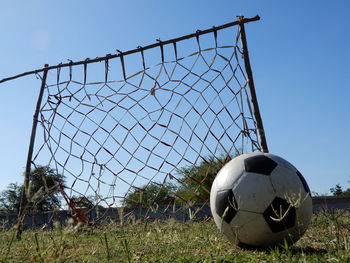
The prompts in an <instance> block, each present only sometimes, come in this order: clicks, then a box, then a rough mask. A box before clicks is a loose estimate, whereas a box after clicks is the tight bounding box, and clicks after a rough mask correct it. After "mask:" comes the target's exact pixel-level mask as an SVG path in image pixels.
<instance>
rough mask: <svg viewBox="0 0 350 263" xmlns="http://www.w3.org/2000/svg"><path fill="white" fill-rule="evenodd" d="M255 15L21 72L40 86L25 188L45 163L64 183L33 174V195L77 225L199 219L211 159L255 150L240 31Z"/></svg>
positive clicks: (255, 125)
mask: <svg viewBox="0 0 350 263" xmlns="http://www.w3.org/2000/svg"><path fill="white" fill-rule="evenodd" d="M258 19H259V18H258V17H254V18H243V17H240V18H239V20H238V21H235V22H232V23H229V24H225V25H222V26H219V27H213V28H210V29H208V30H202V31H201V30H198V31H196V32H195V33H193V34H190V35H186V36H183V37H180V38H176V39H172V40H168V41H161V40H157V42H156V43H155V44H152V45H149V46H144V47H138V48H137V49H135V50H130V51H126V52H122V51H117V53H116V54H108V55H106V56H104V57H99V58H95V59H86V60H84V61H79V62H73V61H69V62H68V63H65V64H59V65H56V66H48V65H46V66H45V67H44V68H43V69H40V70H36V71H33V72H27V74H33V73H35V74H36V76H37V77H39V79H40V81H41V90H40V94H39V97H38V103H37V108H36V111H35V115H34V123H33V130H32V137H31V142H30V149H29V153H28V160H27V167H26V178H25V182H24V185H25V188H26V189H27V191H26V192H27V193H28V192H29V191H28V188H29V187H30V176H31V172H32V171H33V170H34V169H36V168H38V167H42V166H47V167H50V169H52V170H53V171H54V172H55V173H57V175H60V176H62V178H64V180H63V181H64V183H57V184H55V185H53V186H51V187H47V185H46V186H45V178H44V177H43V185H44V186H45V187H44V188H43V189H42V191H41V192H40V193H39V194H38V195H37V196H39V201H37V202H40V200H42V199H43V198H45V194H46V195H47V194H49V193H51V194H52V193H53V192H54V193H56V194H59V195H60V196H61V202H60V203H61V207H59V208H57V209H58V210H59V209H63V210H64V209H66V210H70V211H71V213H72V216H73V217H74V218H76V219H77V220H80V221H83V222H89V223H91V222H96V221H105V220H130V218H132V219H133V220H138V219H152V218H153V219H154V218H157V219H162V218H170V217H175V218H177V219H184V220H185V219H188V218H193V217H195V216H201V217H203V216H208V215H209V213H210V212H208V211H209V210H208V209H207V210H205V209H204V208H205V207H207V202H208V198H209V192H210V185H211V182H212V181H213V179H214V177H215V174H216V173H217V171H218V170H219V169H220V168H221V167H222V165H224V164H225V163H226V162H227V161H228V160H230V159H231V158H232V157H233V156H235V155H238V154H241V153H243V152H252V151H264V152H267V145H266V140H265V135H264V130H263V126H262V120H261V117H260V113H259V107H258V103H257V98H256V94H255V89H254V82H253V76H252V71H251V68H250V63H249V56H248V49H247V42H246V36H245V31H244V24H245V23H247V22H251V21H255V20H258ZM22 75H25V74H22ZM17 77H18V76H17ZM6 80H8V79H6ZM3 81H5V80H3ZM31 198H32V197H29V196H28V195H24V198H23V199H24V200H23V201H22V207H21V214H22V215H24V214H25V213H26V207H28V204H29V203H30V202H32V203H35V202H34V201H33V198H32V199H31ZM36 198H38V197H36ZM36 200H37V199H36Z"/></svg>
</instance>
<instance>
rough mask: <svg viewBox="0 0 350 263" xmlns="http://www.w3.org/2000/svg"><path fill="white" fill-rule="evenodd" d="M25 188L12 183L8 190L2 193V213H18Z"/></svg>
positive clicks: (0, 196)
mask: <svg viewBox="0 0 350 263" xmlns="http://www.w3.org/2000/svg"><path fill="white" fill-rule="evenodd" d="M22 190H23V186H21V185H18V184H17V183H11V184H9V185H8V186H7V189H6V190H5V191H3V192H1V193H0V212H1V213H18V211H19V207H20V202H21V193H22Z"/></svg>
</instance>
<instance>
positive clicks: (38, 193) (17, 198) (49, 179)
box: [0, 166, 65, 213]
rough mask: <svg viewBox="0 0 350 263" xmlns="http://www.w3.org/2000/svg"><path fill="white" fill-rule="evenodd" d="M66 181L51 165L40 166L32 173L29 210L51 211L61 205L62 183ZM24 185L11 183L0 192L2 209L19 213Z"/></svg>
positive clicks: (0, 209) (0, 206) (0, 208)
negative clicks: (60, 192)
mask: <svg viewBox="0 0 350 263" xmlns="http://www.w3.org/2000/svg"><path fill="white" fill-rule="evenodd" d="M64 183H65V178H64V176H63V175H61V174H58V173H57V172H56V171H55V170H53V169H52V168H50V167H49V166H38V167H37V168H35V169H34V170H33V171H31V173H30V177H29V185H30V187H29V189H30V190H29V192H28V211H50V210H54V209H56V208H58V207H60V205H61V200H60V197H59V191H60V185H63V184H64ZM23 189H24V188H23V185H19V184H17V183H15V184H13V183H12V184H9V186H8V187H7V189H6V190H5V191H3V192H1V193H0V211H4V212H6V213H17V212H18V211H19V207H20V202H21V197H22V192H23Z"/></svg>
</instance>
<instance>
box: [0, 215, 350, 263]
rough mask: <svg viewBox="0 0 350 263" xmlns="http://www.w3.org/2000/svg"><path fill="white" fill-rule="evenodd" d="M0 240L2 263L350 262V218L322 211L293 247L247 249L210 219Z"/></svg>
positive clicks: (6, 235) (5, 234) (7, 235)
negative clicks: (236, 244)
mask: <svg viewBox="0 0 350 263" xmlns="http://www.w3.org/2000/svg"><path fill="white" fill-rule="evenodd" d="M14 233H15V232H14V230H3V231H2V232H1V237H0V261H1V262H350V214H349V213H344V212H342V213H340V212H336V213H319V214H318V215H315V216H314V218H313V221H312V224H311V226H310V228H309V230H308V231H307V232H306V234H305V235H304V236H303V238H302V239H301V240H299V241H298V242H297V243H296V244H295V245H293V246H291V247H289V248H288V247H284V248H274V249H270V250H245V249H241V248H238V247H235V246H233V245H231V244H230V243H229V242H228V241H227V240H226V239H225V237H224V236H222V235H221V234H220V233H219V231H218V230H217V228H216V226H215V224H214V222H213V221H212V220H210V221H206V222H187V223H180V222H175V221H172V220H169V221H166V222H152V223H148V224H147V223H134V224H125V225H116V224H113V223H111V224H109V225H106V226H103V227H102V226H100V227H99V228H90V227H86V226H80V227H73V226H67V227H64V228H61V227H59V226H56V228H55V229H54V230H38V231H25V232H24V233H23V236H22V240H20V241H16V240H15V235H14Z"/></svg>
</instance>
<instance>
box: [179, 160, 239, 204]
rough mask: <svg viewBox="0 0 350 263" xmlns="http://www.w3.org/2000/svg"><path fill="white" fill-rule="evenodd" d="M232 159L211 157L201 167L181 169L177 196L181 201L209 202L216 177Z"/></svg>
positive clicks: (201, 163) (194, 166)
mask: <svg viewBox="0 0 350 263" xmlns="http://www.w3.org/2000/svg"><path fill="white" fill-rule="evenodd" d="M231 159H232V156H231V155H221V156H220V157H219V158H215V157H209V158H206V159H204V160H203V161H202V162H200V163H199V165H193V166H189V167H185V168H182V169H180V170H179V172H178V173H179V175H180V178H181V179H180V186H179V189H178V191H177V195H178V196H179V197H181V199H184V200H190V201H193V202H206V201H208V200H209V197H210V189H211V185H212V184H213V181H214V179H215V177H216V175H217V174H218V172H219V171H220V169H221V168H222V167H223V166H224V165H225V164H226V163H228V162H229V161H230V160H231Z"/></svg>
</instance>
